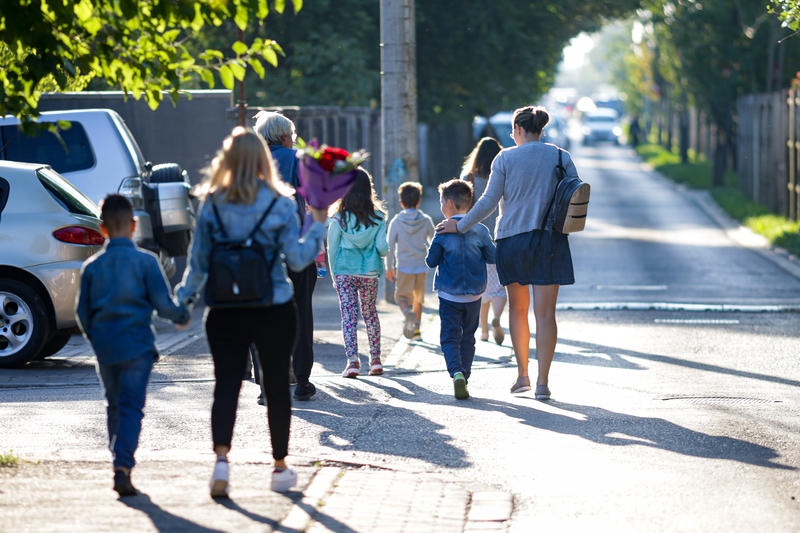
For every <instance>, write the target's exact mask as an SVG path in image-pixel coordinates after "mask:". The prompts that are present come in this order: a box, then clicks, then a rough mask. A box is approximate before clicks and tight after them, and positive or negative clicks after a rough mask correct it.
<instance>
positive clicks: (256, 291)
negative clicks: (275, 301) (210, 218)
mask: <svg viewBox="0 0 800 533" xmlns="http://www.w3.org/2000/svg"><path fill="white" fill-rule="evenodd" d="M277 201H278V197H277V196H276V197H275V198H274V199H273V200H272V203H270V204H269V207H267V210H266V211H264V214H263V215H261V218H259V219H258V222H256V225H255V227H254V228H253V230H252V231H251V232H250V233H249V234H248V235H247V237H245V238H244V239H241V240H232V239H230V238H229V237H228V232H227V231H226V230H225V226H223V225H222V219H220V216H219V211H217V206H216V205H215V204H214V203H213V202H212V203H211V208H212V209H213V210H214V217H215V218H216V219H217V224H219V228H220V231H221V232H222V236H223V239H222V240H219V241H217V240H215V241H214V243H213V244H212V246H211V253H210V255H209V260H208V280H207V281H206V291H205V299H206V304H207V305H208V306H209V307H256V306H270V305H272V267H273V265H274V264H275V259H276V258H277V256H278V253H277V251H276V252H275V253H274V254H273V255H272V259H270V260H267V259H266V257H265V254H264V247H263V246H262V245H261V243H259V242H258V240H256V239H255V234H256V232H257V231H258V229H259V228H260V227H261V224H262V223H263V222H264V219H266V218H267V215H268V214H269V212H270V211H271V210H272V206H274V205H275V202H277Z"/></svg>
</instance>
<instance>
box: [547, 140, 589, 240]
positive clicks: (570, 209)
mask: <svg viewBox="0 0 800 533" xmlns="http://www.w3.org/2000/svg"><path fill="white" fill-rule="evenodd" d="M557 150H558V165H557V166H556V171H557V172H558V183H557V184H556V192H555V193H554V194H553V198H552V199H551V200H550V205H549V206H548V207H547V211H545V215H544V224H543V226H544V227H543V228H542V229H544V230H545V231H556V232H558V233H574V232H576V231H582V230H583V228H584V226H585V225H586V213H587V211H588V210H589V193H590V191H591V187H590V186H589V184H588V183H584V182H583V181H581V179H580V178H579V177H577V176H570V177H567V169H566V168H564V164H563V162H562V159H561V152H562V151H563V150H561V148H557Z"/></svg>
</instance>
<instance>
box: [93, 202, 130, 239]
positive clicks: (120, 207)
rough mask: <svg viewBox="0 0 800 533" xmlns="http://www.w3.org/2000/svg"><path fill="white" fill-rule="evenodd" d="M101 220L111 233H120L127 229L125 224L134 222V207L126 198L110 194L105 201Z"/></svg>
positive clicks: (101, 208)
mask: <svg viewBox="0 0 800 533" xmlns="http://www.w3.org/2000/svg"><path fill="white" fill-rule="evenodd" d="M100 218H101V219H102V220H103V226H105V227H106V230H108V232H109V233H117V232H120V231H122V230H124V229H125V224H128V223H129V222H130V221H131V220H133V206H132V205H131V202H130V201H129V200H128V199H127V198H125V197H124V196H122V195H119V194H109V195H108V196H106V197H105V199H103V203H102V206H101V207H100Z"/></svg>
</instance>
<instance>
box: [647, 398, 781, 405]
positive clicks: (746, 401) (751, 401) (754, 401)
mask: <svg viewBox="0 0 800 533" xmlns="http://www.w3.org/2000/svg"><path fill="white" fill-rule="evenodd" d="M661 400H663V401H679V402H684V403H691V404H701V403H702V404H707V403H712V404H724V405H765V404H771V403H781V402H780V400H767V399H765V398H741V397H735V396H734V397H731V396H666V397H664V398H661Z"/></svg>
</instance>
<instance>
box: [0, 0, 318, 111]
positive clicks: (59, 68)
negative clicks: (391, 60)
mask: <svg viewBox="0 0 800 533" xmlns="http://www.w3.org/2000/svg"><path fill="white" fill-rule="evenodd" d="M291 1H292V4H293V6H294V9H295V11H298V10H300V8H301V7H302V3H303V2H302V0H291ZM285 4H286V0H274V2H273V10H274V11H276V12H278V13H282V12H283V11H284V8H285ZM269 12H270V7H269V3H268V0H141V1H137V0H62V1H59V2H52V1H51V2H48V1H45V0H38V1H37V0H32V1H20V2H18V3H17V5H15V6H14V8H13V9H6V8H4V9H3V10H2V12H0V30H2V33H0V55H2V58H3V59H2V60H3V65H2V66H3V68H2V69H0V115H4V114H12V115H15V116H18V117H20V118H21V119H23V120H30V119H32V118H34V117H35V116H36V115H37V103H38V99H39V95H40V94H41V92H42V90H43V89H45V88H46V87H48V85H47V84H50V86H55V88H56V89H58V90H65V89H67V88H69V87H70V86H71V84H72V83H74V81H75V78H76V77H79V76H89V77H102V78H104V79H105V81H106V82H107V83H108V85H110V86H112V87H116V88H118V89H120V90H122V91H125V92H126V93H129V94H131V95H132V96H133V97H134V98H137V99H138V98H141V97H144V98H145V100H146V101H147V102H148V104H149V105H150V106H151V107H153V108H155V107H156V106H158V104H159V102H160V101H161V99H162V91H164V90H166V91H167V92H168V94H169V95H170V97H171V98H172V99H173V101H177V99H178V97H179V94H180V90H181V89H183V88H185V87H186V86H187V85H189V84H190V83H191V81H192V79H193V78H197V77H199V78H200V79H202V81H203V82H204V83H205V84H206V85H207V86H210V87H213V85H214V83H215V78H214V73H218V75H219V77H220V79H221V81H222V84H223V85H224V86H225V87H227V88H233V85H234V80H242V79H244V76H245V72H246V69H247V67H250V68H251V69H252V70H253V71H254V72H255V73H256V74H258V75H259V76H261V77H263V76H264V75H265V68H264V65H263V64H262V63H261V60H264V61H266V62H267V63H269V64H271V65H273V66H277V62H278V55H279V54H282V53H283V50H282V48H281V47H280V45H279V44H278V43H277V42H276V41H274V40H272V39H266V38H262V37H257V38H254V39H253V40H252V42H250V44H247V43H245V42H241V41H238V40H234V39H232V38H229V39H227V40H226V41H225V43H226V45H227V43H231V42H232V41H233V43H232V46H230V51H231V52H232V54H229V55H228V57H226V55H225V53H223V52H224V51H223V50H220V49H213V48H211V49H204V50H203V51H201V52H200V53H198V54H192V53H190V51H189V43H190V42H191V40H192V38H193V37H194V36H196V35H198V34H199V33H201V32H202V31H204V30H206V29H208V28H215V27H219V26H221V25H222V24H223V22H224V21H225V20H228V19H232V20H233V21H234V22H235V24H236V26H238V27H239V28H241V29H244V28H246V27H247V26H248V25H249V24H252V23H253V22H254V21H258V22H260V21H262V20H264V18H265V17H266V16H267V14H268V13H269ZM230 36H231V37H232V36H233V34H230Z"/></svg>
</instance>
